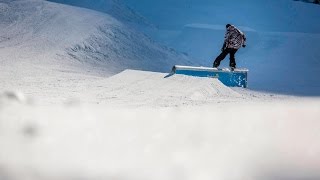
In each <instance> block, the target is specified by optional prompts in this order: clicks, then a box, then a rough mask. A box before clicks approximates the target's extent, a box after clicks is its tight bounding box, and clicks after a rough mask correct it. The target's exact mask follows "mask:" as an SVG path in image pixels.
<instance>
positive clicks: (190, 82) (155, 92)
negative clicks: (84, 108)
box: [87, 70, 245, 107]
mask: <svg viewBox="0 0 320 180" xmlns="http://www.w3.org/2000/svg"><path fill="white" fill-rule="evenodd" d="M96 83H97V88H95V89H94V90H93V91H87V93H88V94H94V95H95V96H96V97H94V98H95V99H97V100H98V102H99V103H102V104H105V103H107V104H113V105H119V106H133V107H141V106H148V107H173V106H195V105H197V106H199V105H205V104H209V103H223V102H230V101H234V100H235V99H237V100H239V101H241V100H244V99H245V97H243V96H242V95H240V94H239V93H237V92H235V91H234V90H232V89H230V88H229V87H226V86H225V85H223V84H222V83H221V82H220V81H219V80H218V79H215V78H200V77H192V76H185V75H173V76H168V74H165V73H155V72H147V71H136V70H125V71H123V72H121V73H119V74H117V75H115V76H112V77H110V78H108V79H106V80H102V81H97V82H96ZM87 96H90V95H87ZM94 98H90V99H94Z"/></svg>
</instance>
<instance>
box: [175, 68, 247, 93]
mask: <svg viewBox="0 0 320 180" xmlns="http://www.w3.org/2000/svg"><path fill="white" fill-rule="evenodd" d="M248 71H249V70H248V69H235V70H233V71H231V70H230V69H228V68H222V69H221V68H209V67H194V66H180V65H175V66H173V68H172V72H171V74H182V75H188V76H197V77H210V78H218V79H219V80H220V81H221V82H222V83H223V84H224V85H226V86H229V87H243V88H246V87H247V82H248V80H247V79H248Z"/></svg>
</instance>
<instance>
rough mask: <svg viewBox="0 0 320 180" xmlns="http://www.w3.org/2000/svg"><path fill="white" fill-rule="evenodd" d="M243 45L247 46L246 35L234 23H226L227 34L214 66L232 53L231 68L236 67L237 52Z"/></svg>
mask: <svg viewBox="0 0 320 180" xmlns="http://www.w3.org/2000/svg"><path fill="white" fill-rule="evenodd" d="M241 46H242V47H246V36H245V34H244V33H243V32H241V31H240V30H239V29H238V28H236V27H235V26H234V25H231V24H227V25H226V34H225V37H224V43H223V46H222V48H221V51H222V53H221V54H220V55H219V56H218V57H217V58H216V59H215V61H214V63H213V67H214V68H217V67H218V66H219V65H220V62H221V61H222V60H223V59H224V58H225V57H226V56H227V55H228V54H230V64H229V66H230V68H231V70H233V69H235V68H236V60H235V57H234V56H235V54H236V52H237V51H238V49H240V48H241Z"/></svg>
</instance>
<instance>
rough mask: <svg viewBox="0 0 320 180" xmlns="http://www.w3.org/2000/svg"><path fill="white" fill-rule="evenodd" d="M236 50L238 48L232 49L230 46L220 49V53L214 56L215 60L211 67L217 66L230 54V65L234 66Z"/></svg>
mask: <svg viewBox="0 0 320 180" xmlns="http://www.w3.org/2000/svg"><path fill="white" fill-rule="evenodd" d="M237 51H238V49H232V48H226V49H224V50H223V51H222V53H221V54H220V55H219V56H218V57H217V58H216V60H215V61H214V63H213V67H218V66H219V65H220V62H221V61H222V60H224V58H225V57H226V56H227V55H228V54H230V63H229V66H230V67H236V59H235V54H236V52H237Z"/></svg>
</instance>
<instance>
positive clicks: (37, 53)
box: [0, 0, 187, 78]
mask: <svg viewBox="0 0 320 180" xmlns="http://www.w3.org/2000/svg"><path fill="white" fill-rule="evenodd" d="M0 14H1V16H0V18H1V19H0V42H1V43H0V63H1V67H0V68H1V73H4V74H5V75H7V74H8V75H9V76H6V77H5V78H9V77H10V76H16V75H17V76H20V77H26V76H34V75H38V76H43V74H40V73H41V72H43V69H45V70H46V71H47V72H48V73H49V74H50V73H51V72H52V71H55V70H64V71H73V72H74V71H76V72H79V73H88V72H90V73H91V74H94V73H95V74H103V75H110V74H115V73H117V72H120V71H122V70H124V69H126V68H132V69H143V70H152V71H164V70H167V69H170V68H171V67H172V65H173V64H175V63H182V62H185V61H187V58H186V57H185V56H183V55H180V54H178V53H177V52H175V51H174V50H172V49H168V48H166V47H164V46H160V45H158V44H156V43H155V42H153V41H152V40H151V39H149V38H148V37H146V36H144V35H143V34H142V33H140V32H137V31H135V30H133V29H132V28H130V26H127V25H126V24H124V23H122V22H120V21H118V20H117V19H115V18H113V17H112V16H110V15H108V14H105V13H99V12H96V11H92V10H88V9H84V8H77V7H73V6H68V5H63V4H57V3H52V2H48V1H44V0H20V1H11V0H4V1H1V3H0ZM2 78H4V77H3V76H2Z"/></svg>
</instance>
